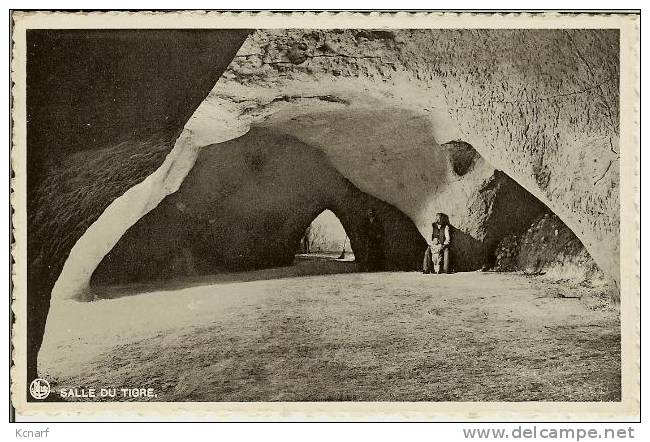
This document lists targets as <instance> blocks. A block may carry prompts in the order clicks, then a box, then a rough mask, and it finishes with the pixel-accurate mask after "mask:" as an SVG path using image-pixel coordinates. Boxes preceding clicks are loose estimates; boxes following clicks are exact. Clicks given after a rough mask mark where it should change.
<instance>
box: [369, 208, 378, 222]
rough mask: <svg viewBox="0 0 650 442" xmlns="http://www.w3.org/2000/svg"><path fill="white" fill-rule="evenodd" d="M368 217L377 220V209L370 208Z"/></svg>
mask: <svg viewBox="0 0 650 442" xmlns="http://www.w3.org/2000/svg"><path fill="white" fill-rule="evenodd" d="M367 214H368V219H369V220H370V221H375V220H376V219H377V214H376V213H375V209H368V212H367Z"/></svg>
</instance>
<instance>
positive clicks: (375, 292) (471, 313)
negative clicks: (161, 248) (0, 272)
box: [39, 262, 621, 401]
mask: <svg viewBox="0 0 650 442" xmlns="http://www.w3.org/2000/svg"><path fill="white" fill-rule="evenodd" d="M314 265H317V264H312V266H314ZM321 265H326V266H332V265H334V264H332V263H326V264H322V263H321ZM353 265H354V264H353V263H348V264H347V267H345V268H342V267H340V263H337V264H336V266H339V267H337V269H338V271H341V272H343V273H334V274H329V275H310V270H309V269H310V267H309V266H310V264H309V262H301V263H299V264H298V265H297V266H293V267H289V268H284V269H282V270H279V269H270V270H268V271H257V272H246V273H241V274H238V277H233V275H232V274H231V275H227V276H223V277H221V278H219V277H218V275H217V276H213V277H210V278H208V279H205V280H204V284H203V285H201V284H200V283H199V282H200V281H198V280H194V281H193V283H192V284H188V285H190V287H187V288H184V289H179V288H178V287H177V285H173V284H170V285H169V286H170V287H171V289H170V290H166V291H165V290H163V289H165V288H164V287H157V290H155V291H152V292H149V293H140V294H137V295H134V296H123V297H117V296H116V297H115V299H106V300H100V301H95V302H90V303H79V302H73V301H65V302H60V303H58V304H55V305H53V306H52V309H51V313H50V318H49V319H48V326H47V330H46V335H45V341H44V344H43V348H42V350H41V353H40V357H39V367H40V374H41V375H42V376H43V377H46V378H47V379H48V380H50V381H51V383H52V385H53V386H54V389H55V390H57V391H58V390H60V389H61V388H64V387H65V388H72V387H79V388H81V387H85V388H90V387H94V388H96V389H99V388H102V387H104V388H108V387H116V388H121V387H145V388H146V387H151V388H153V389H154V391H155V392H156V397H155V398H153V399H150V400H158V401H537V400H547V401H616V400H620V386H621V383H620V328H619V316H618V310H617V309H615V308H614V307H612V306H608V304H606V303H603V302H600V301H599V297H598V294H597V293H596V292H597V289H594V288H588V287H578V286H573V287H571V286H569V285H567V284H556V283H549V282H545V281H543V280H541V279H540V278H536V277H527V276H523V275H517V274H503V273H501V274H499V273H480V272H475V273H457V274H453V275H422V274H420V273H417V272H381V273H349V272H350V271H352V270H354V268H353V267H351V266H353ZM292 273H293V274H297V275H301V276H291V274H292ZM265 276H266V277H268V278H271V279H268V280H267V279H263V278H264V277H265ZM129 294H132V293H129ZM575 296H582V299H578V298H576V297H575ZM587 300H589V302H587ZM96 400H98V399H96Z"/></svg>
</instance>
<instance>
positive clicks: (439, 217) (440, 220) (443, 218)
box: [434, 212, 449, 226]
mask: <svg viewBox="0 0 650 442" xmlns="http://www.w3.org/2000/svg"><path fill="white" fill-rule="evenodd" d="M434 223H435V224H438V225H439V226H445V225H447V224H449V218H448V217H447V215H445V214H444V213H440V212H438V213H436V216H435V218H434Z"/></svg>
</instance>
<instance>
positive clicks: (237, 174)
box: [92, 128, 426, 284]
mask: <svg viewBox="0 0 650 442" xmlns="http://www.w3.org/2000/svg"><path fill="white" fill-rule="evenodd" d="M325 209H330V210H332V211H333V212H334V213H335V214H336V215H337V216H338V217H339V219H340V221H341V224H342V225H343V226H344V228H345V229H346V231H347V233H348V235H349V237H350V242H351V245H352V248H353V250H355V251H356V256H357V257H358V259H361V260H362V259H363V256H364V254H363V250H364V248H365V247H366V245H367V237H366V231H365V230H364V223H365V220H366V212H367V210H368V209H374V210H375V211H376V212H377V214H378V219H379V220H380V221H381V223H382V225H383V228H384V232H385V243H384V244H385V249H384V253H385V258H386V268H387V269H415V268H418V266H419V263H420V261H421V254H422V251H423V250H424V248H425V247H426V244H425V242H424V240H423V239H422V237H421V235H420V234H419V232H418V230H417V229H416V227H415V225H414V224H413V222H412V221H411V220H410V219H409V218H408V217H406V216H405V215H404V214H402V213H401V212H400V211H399V210H397V209H395V208H393V207H392V206H390V205H388V204H386V203H384V202H382V201H379V200H377V199H376V198H374V197H372V196H369V195H367V194H365V193H363V192H361V191H360V190H359V189H357V188H356V187H355V186H354V185H353V184H351V183H350V182H349V181H348V180H347V179H346V178H345V177H343V176H342V175H341V174H340V173H339V172H338V171H337V170H336V169H334V167H332V165H331V164H330V163H329V162H328V161H327V159H326V158H325V156H324V155H323V154H322V152H320V151H319V150H317V149H315V148H313V147H310V146H308V145H305V144H304V143H302V142H300V141H298V140H296V139H295V138H293V137H290V136H287V135H284V134H274V133H273V132H271V131H269V130H268V129H264V128H253V129H251V131H250V132H248V133H247V134H246V135H244V136H242V137H240V138H237V139H235V140H231V141H229V142H225V143H220V144H217V145H212V146H207V147H205V148H203V149H202V150H201V152H200V153H199V157H198V158H197V160H196V163H195V166H194V168H193V169H192V171H191V172H190V173H189V175H188V176H187V177H186V179H185V181H184V183H183V185H182V186H181V188H180V189H179V190H178V192H176V193H175V194H173V195H170V196H169V197H167V198H166V199H165V200H164V201H163V202H162V203H161V204H160V205H159V206H158V207H157V208H156V209H155V210H153V211H152V212H150V213H149V214H147V215H145V216H144V217H143V218H142V219H141V220H140V221H139V222H138V223H137V224H135V225H134V226H133V227H132V228H131V229H130V230H129V231H128V232H127V233H126V235H125V236H124V237H123V238H122V239H121V240H120V241H119V242H118V244H117V245H116V246H115V248H114V249H113V250H112V251H111V252H110V253H109V254H108V255H107V256H106V257H105V258H104V260H103V261H102V263H101V264H100V265H99V267H98V268H97V270H96V272H95V273H94V275H93V279H92V282H93V283H94V284H102V283H104V284H106V283H121V282H133V281H143V280H144V281H149V280H152V279H154V280H155V279H166V278H176V277H179V276H185V275H193V274H209V273H214V272H217V271H223V270H242V269H251V268H264V267H272V266H278V265H289V264H292V263H293V260H294V255H295V253H296V252H297V251H298V248H299V247H298V246H299V241H300V238H301V236H302V234H303V232H304V230H305V228H306V227H307V226H308V225H309V224H310V223H311V222H312V221H313V220H314V218H315V217H316V216H317V215H318V214H320V213H321V212H322V211H323V210H325Z"/></svg>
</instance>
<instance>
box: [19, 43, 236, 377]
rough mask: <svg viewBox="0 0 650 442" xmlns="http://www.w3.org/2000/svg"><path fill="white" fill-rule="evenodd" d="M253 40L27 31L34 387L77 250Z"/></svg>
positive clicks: (30, 354) (30, 315)
mask: <svg viewBox="0 0 650 442" xmlns="http://www.w3.org/2000/svg"><path fill="white" fill-rule="evenodd" d="M246 34H247V32H246V31H216V30H208V31H183V30H178V31H170V30H165V31H157V30H147V31H142V30H133V31H120V32H115V31H111V30H99V31H95V30H83V31H77V30H38V31H36V30H32V31H28V33H27V48H28V50H27V164H28V170H27V177H28V195H27V213H28V244H27V253H28V281H27V290H28V292H27V308H28V315H27V318H28V325H27V326H28V329H27V339H28V355H27V357H28V361H27V368H28V382H29V379H31V378H33V377H35V376H36V358H37V354H38V349H39V347H40V344H41V341H42V337H43V330H44V326H45V320H46V318H47V313H48V310H49V304H50V294H51V291H52V287H53V285H54V283H55V281H56V279H57V277H58V276H59V274H60V272H61V269H62V267H63V264H64V261H65V260H66V258H67V256H68V253H69V251H70V249H71V248H72V247H73V245H74V244H75V242H76V241H77V239H78V238H79V237H80V236H81V234H82V233H83V232H84V231H85V230H86V229H87V228H88V226H90V225H91V224H92V223H93V222H94V221H95V220H96V219H97V217H99V216H100V214H101V213H102V212H103V210H104V209H105V208H106V207H107V206H108V205H109V204H110V203H111V202H112V201H113V200H114V199H115V198H117V197H118V196H120V195H122V194H123V193H124V192H125V191H126V190H128V189H129V188H131V187H132V186H133V185H135V184H137V183H138V182H140V181H142V180H143V179H144V178H146V177H147V176H148V175H149V174H151V173H152V172H153V171H154V170H156V168H158V166H160V164H161V163H162V162H163V160H164V159H165V156H166V155H167V153H168V152H169V150H170V149H171V148H172V146H173V144H174V140H175V139H176V137H177V136H178V135H179V134H180V133H181V131H182V130H183V126H184V124H185V122H186V121H187V119H188V118H189V117H190V116H191V115H192V113H193V112H194V110H195V109H196V108H197V107H198V105H199V104H200V103H201V102H202V100H203V99H204V98H205V96H206V94H207V93H208V91H209V90H210V88H211V87H213V85H214V84H215V82H216V81H217V80H218V78H219V77H220V75H221V73H222V72H223V70H224V69H225V68H226V66H227V65H228V63H229V62H230V60H231V59H232V56H233V55H234V53H235V52H236V51H237V49H238V48H239V47H240V46H241V44H242V42H243V40H244V39H245V37H246ZM188 79H192V80H191V81H188Z"/></svg>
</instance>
